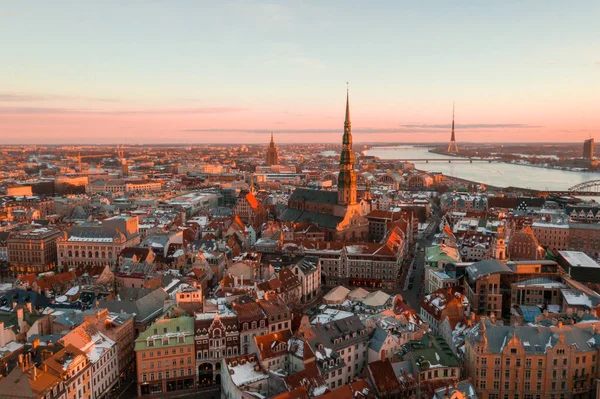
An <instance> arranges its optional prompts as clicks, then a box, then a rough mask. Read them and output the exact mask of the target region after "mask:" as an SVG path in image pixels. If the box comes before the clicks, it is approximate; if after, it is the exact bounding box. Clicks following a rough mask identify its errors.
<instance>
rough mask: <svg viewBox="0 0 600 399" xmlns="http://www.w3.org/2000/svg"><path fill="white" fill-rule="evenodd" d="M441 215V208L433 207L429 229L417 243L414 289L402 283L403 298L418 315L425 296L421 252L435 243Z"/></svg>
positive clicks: (421, 235) (423, 257) (412, 273)
mask: <svg viewBox="0 0 600 399" xmlns="http://www.w3.org/2000/svg"><path fill="white" fill-rule="evenodd" d="M440 214H441V211H440V209H439V207H438V206H437V205H435V204H432V205H431V217H430V218H429V220H428V221H429V225H428V226H427V228H426V229H425V230H424V231H423V233H421V234H419V238H417V240H416V242H417V246H418V249H417V248H416V249H415V251H416V254H415V258H414V259H415V260H414V262H415V266H416V268H415V269H413V270H412V271H410V273H411V276H412V279H413V283H412V287H411V288H408V287H409V284H408V281H402V284H401V287H402V291H401V294H402V297H403V298H404V301H405V302H406V303H408V304H409V305H410V307H411V308H413V309H414V310H415V311H416V312H417V313H418V312H419V311H420V308H421V306H420V304H421V298H422V295H423V289H424V284H425V281H424V278H425V253H424V252H421V249H423V251H424V250H425V248H427V247H428V246H430V245H431V243H432V242H433V238H434V236H435V234H436V233H437V232H438V229H439V225H440V221H441V219H440ZM402 278H408V277H406V275H404V276H402Z"/></svg>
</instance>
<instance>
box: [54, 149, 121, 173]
mask: <svg viewBox="0 0 600 399" xmlns="http://www.w3.org/2000/svg"><path fill="white" fill-rule="evenodd" d="M111 157H114V154H91V155H81V153H80V152H78V153H77V156H67V157H66V158H67V159H71V160H73V161H77V163H78V165H79V172H82V171H83V169H82V165H81V160H82V159H84V158H111Z"/></svg>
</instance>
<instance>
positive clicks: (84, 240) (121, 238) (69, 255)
mask: <svg viewBox="0 0 600 399" xmlns="http://www.w3.org/2000/svg"><path fill="white" fill-rule="evenodd" d="M140 239H141V237H140V234H139V230H138V220H137V218H136V217H126V216H125V217H121V216H116V217H113V218H110V219H105V220H103V221H102V223H101V224H98V225H94V226H74V227H71V228H70V229H69V230H67V231H66V232H65V233H64V234H63V236H62V237H61V238H60V239H58V241H57V251H58V267H59V269H61V270H65V269H68V268H69V267H77V266H104V265H116V264H117V262H118V261H119V254H120V253H121V252H122V251H123V249H125V248H127V247H133V246H135V245H137V244H139V243H140Z"/></svg>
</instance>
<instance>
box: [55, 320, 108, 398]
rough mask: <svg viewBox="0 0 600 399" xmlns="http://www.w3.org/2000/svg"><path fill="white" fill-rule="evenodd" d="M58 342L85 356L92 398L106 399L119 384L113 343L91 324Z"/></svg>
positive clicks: (80, 327)
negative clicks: (88, 367)
mask: <svg viewBox="0 0 600 399" xmlns="http://www.w3.org/2000/svg"><path fill="white" fill-rule="evenodd" d="M59 342H60V343H61V344H63V345H65V346H68V345H73V346H75V347H77V348H79V349H80V350H81V351H82V352H84V353H85V354H86V356H87V357H88V359H89V361H90V364H91V371H92V373H91V378H90V380H91V383H92V384H91V388H90V389H91V390H92V398H93V399H102V398H106V397H107V396H108V395H109V393H110V390H111V389H112V388H113V387H115V386H116V385H117V383H118V382H119V362H118V359H119V357H118V353H117V344H116V343H115V341H113V340H112V339H110V338H108V337H107V336H106V335H104V334H102V333H101V332H100V331H98V329H96V327H95V326H93V325H92V324H90V323H87V322H83V323H82V324H80V325H79V326H77V327H76V328H75V329H73V330H71V331H70V332H69V333H67V334H66V335H65V336H63V337H62V338H61V339H60V340H59Z"/></svg>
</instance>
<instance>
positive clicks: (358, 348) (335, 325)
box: [308, 316, 369, 389]
mask: <svg viewBox="0 0 600 399" xmlns="http://www.w3.org/2000/svg"><path fill="white" fill-rule="evenodd" d="M311 330H312V331H311V333H310V334H309V338H308V342H309V344H310V348H311V349H312V350H313V351H314V352H315V356H316V362H317V365H318V367H319V369H320V371H321V374H322V375H323V377H324V378H325V381H326V382H327V385H328V386H329V387H330V388H331V389H334V388H337V387H341V386H342V385H344V384H347V383H348V382H350V381H351V380H352V379H353V378H355V377H358V376H360V375H361V373H362V372H363V370H364V368H365V366H366V365H367V360H368V353H367V351H368V345H369V334H368V333H367V328H366V327H365V325H364V324H363V323H362V322H361V321H360V319H359V318H358V316H350V317H347V318H344V319H340V320H335V321H332V322H329V323H325V324H322V325H316V326H313V327H312V329H311Z"/></svg>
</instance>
